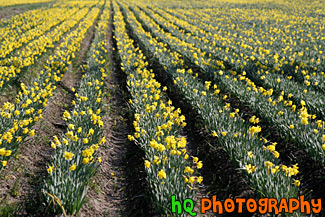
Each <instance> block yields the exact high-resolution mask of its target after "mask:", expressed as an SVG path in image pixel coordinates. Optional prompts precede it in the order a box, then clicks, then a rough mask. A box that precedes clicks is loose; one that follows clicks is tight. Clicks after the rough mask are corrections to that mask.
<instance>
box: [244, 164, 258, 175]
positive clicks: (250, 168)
mask: <svg viewBox="0 0 325 217" xmlns="http://www.w3.org/2000/svg"><path fill="white" fill-rule="evenodd" d="M255 170H256V166H252V165H251V164H248V165H246V171H247V172H248V173H253V172H254V171H255Z"/></svg>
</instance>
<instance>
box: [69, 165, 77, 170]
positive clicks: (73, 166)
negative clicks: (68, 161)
mask: <svg viewBox="0 0 325 217" xmlns="http://www.w3.org/2000/svg"><path fill="white" fill-rule="evenodd" d="M76 168H77V166H76V164H73V165H72V166H71V167H69V170H70V171H74V170H75V169H76Z"/></svg>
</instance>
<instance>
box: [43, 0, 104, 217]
mask: <svg viewBox="0 0 325 217" xmlns="http://www.w3.org/2000/svg"><path fill="white" fill-rule="evenodd" d="M96 13H98V11H96ZM109 20H110V2H109V1H107V2H106V4H105V6H104V9H103V13H102V15H101V17H100V20H99V22H98V25H97V28H96V29H97V30H96V33H95V37H94V40H93V42H92V45H91V48H90V51H89V54H88V55H89V57H88V61H87V65H84V66H83V67H84V74H83V76H82V79H81V81H80V86H79V87H78V88H76V89H74V88H73V89H72V91H74V92H76V93H75V100H73V102H72V104H73V105H74V108H73V109H72V110H71V111H65V112H64V114H63V120H64V121H66V126H67V132H66V133H64V134H62V135H61V136H59V137H57V136H54V140H53V142H52V143H51V147H52V148H53V149H54V153H53V155H52V158H51V163H50V164H49V166H48V169H47V171H48V177H47V179H46V181H45V185H44V187H43V196H44V198H45V201H46V204H47V205H48V206H49V210H50V211H51V212H53V213H62V212H63V213H67V214H77V213H78V211H79V210H80V208H81V207H82V205H83V203H84V202H85V196H86V192H87V185H88V183H89V180H90V178H91V177H92V176H93V175H94V173H95V172H96V169H97V167H98V165H99V163H100V162H101V157H100V156H98V154H97V150H98V148H99V147H100V146H101V145H103V144H105V141H106V140H105V137H103V136H102V132H103V128H104V123H103V121H102V116H103V111H102V107H103V102H102V99H101V98H102V94H103V90H104V79H105V77H107V72H106V71H107V67H108V65H107V64H108V63H107V59H108V52H107V39H108V31H107V30H108V23H109Z"/></svg>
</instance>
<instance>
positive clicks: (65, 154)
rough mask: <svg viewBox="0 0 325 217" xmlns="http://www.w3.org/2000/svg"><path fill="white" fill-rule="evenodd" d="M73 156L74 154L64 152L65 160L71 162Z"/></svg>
mask: <svg viewBox="0 0 325 217" xmlns="http://www.w3.org/2000/svg"><path fill="white" fill-rule="evenodd" d="M73 156H74V154H73V153H71V152H67V151H65V152H64V158H65V159H66V160H71V159H72V157H73Z"/></svg>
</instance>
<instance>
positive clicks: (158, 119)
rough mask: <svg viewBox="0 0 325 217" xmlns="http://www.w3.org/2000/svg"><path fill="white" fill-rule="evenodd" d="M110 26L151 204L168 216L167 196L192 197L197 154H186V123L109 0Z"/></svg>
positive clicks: (196, 181)
mask: <svg viewBox="0 0 325 217" xmlns="http://www.w3.org/2000/svg"><path fill="white" fill-rule="evenodd" d="M113 6H114V21H113V23H114V27H115V32H114V33H115V34H114V35H115V36H114V37H115V39H116V41H117V48H118V53H119V56H120V59H121V69H122V71H123V72H125V73H126V74H127V87H128V90H129V92H130V95H131V99H130V100H129V104H130V107H131V109H132V110H133V112H134V122H133V126H134V130H135V132H134V134H133V135H129V140H130V141H134V142H135V143H136V144H137V145H138V146H139V147H140V148H141V149H142V150H143V151H144V153H145V160H144V167H145V171H146V174H147V183H148V185H149V189H150V192H151V198H152V203H153V204H154V207H155V208H156V211H157V213H159V214H160V215H163V214H165V215H170V214H171V201H170V198H171V196H172V195H175V197H176V199H177V200H181V201H183V200H185V199H187V198H188V199H194V197H195V194H196V188H197V185H198V184H200V183H201V182H202V180H203V178H202V177H201V176H197V169H200V168H201V167H202V166H203V163H202V161H199V159H198V158H197V157H190V154H189V153H187V149H186V144H187V141H186V138H185V137H183V136H181V135H180V131H181V129H182V127H184V126H185V125H186V123H185V122H184V121H185V117H184V116H183V115H181V111H180V109H179V108H178V109H176V108H175V107H174V106H172V102H171V100H168V102H167V98H166V96H165V95H164V92H163V91H164V90H165V88H162V90H161V84H160V83H159V82H158V81H157V80H156V79H155V78H154V77H155V75H154V73H153V72H152V71H151V70H150V71H149V70H148V69H147V65H148V62H146V57H145V56H144V55H143V53H142V51H141V50H140V49H139V48H137V47H135V45H134V41H133V40H132V39H130V38H129V36H128V34H127V30H126V24H125V22H124V20H123V19H124V17H123V15H122V13H121V11H120V8H119V6H118V4H117V3H116V2H115V1H114V2H113Z"/></svg>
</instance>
